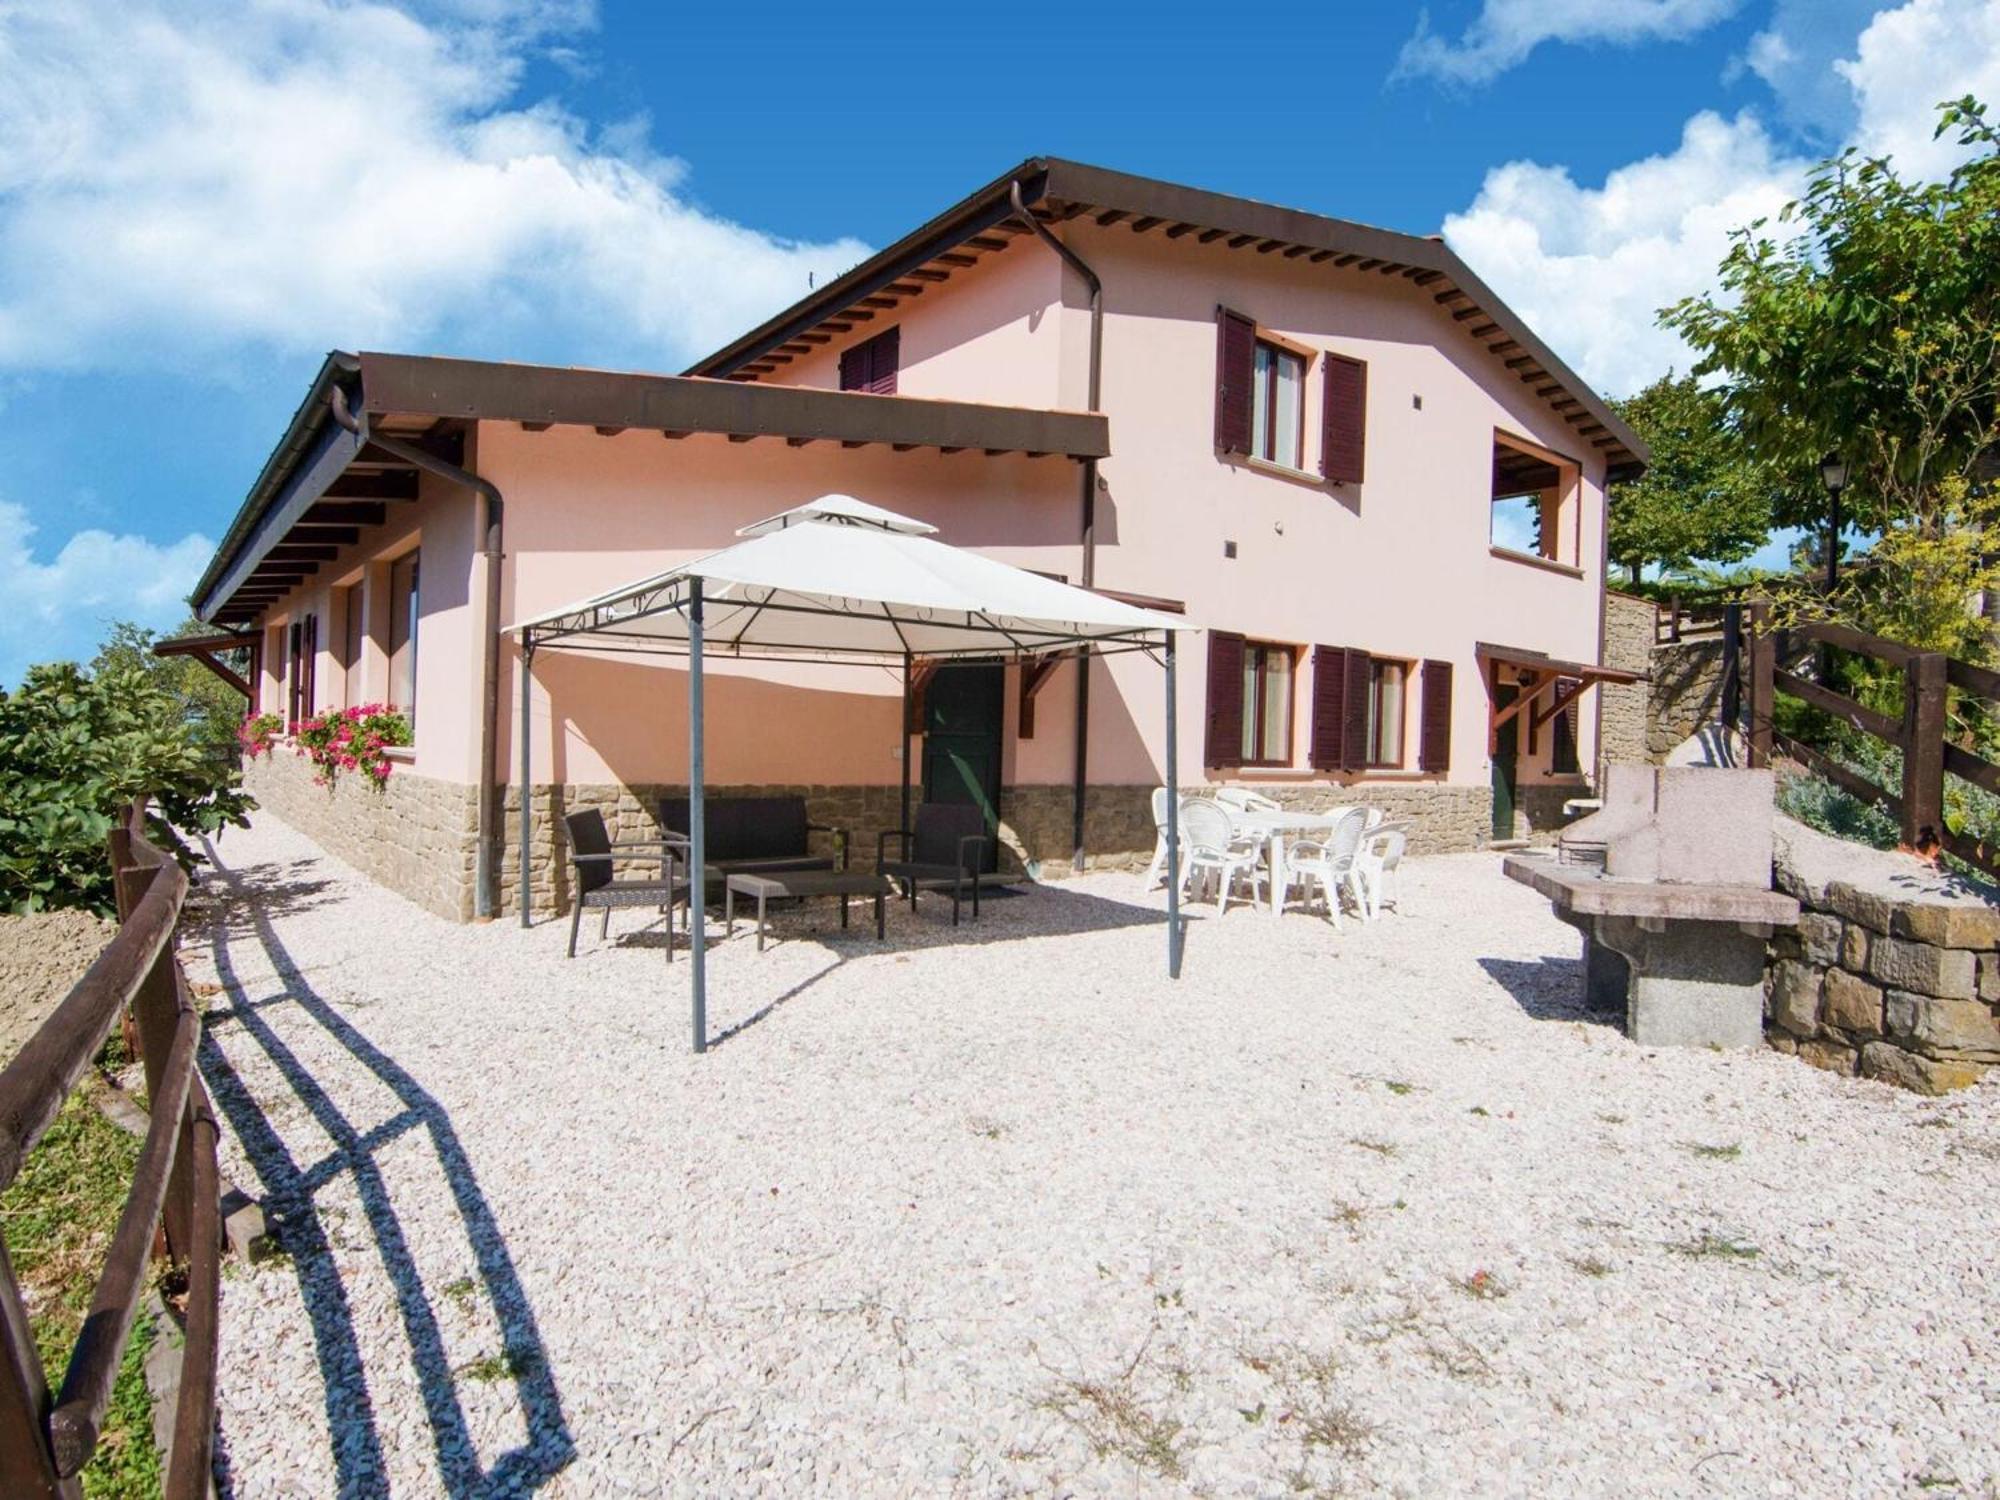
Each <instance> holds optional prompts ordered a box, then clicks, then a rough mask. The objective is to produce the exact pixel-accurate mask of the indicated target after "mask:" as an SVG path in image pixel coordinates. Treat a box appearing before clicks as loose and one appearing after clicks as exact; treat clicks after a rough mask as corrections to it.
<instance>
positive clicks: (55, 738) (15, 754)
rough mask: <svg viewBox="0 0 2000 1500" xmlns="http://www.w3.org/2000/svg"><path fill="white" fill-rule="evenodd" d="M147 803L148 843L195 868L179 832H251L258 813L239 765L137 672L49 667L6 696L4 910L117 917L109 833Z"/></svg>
mask: <svg viewBox="0 0 2000 1500" xmlns="http://www.w3.org/2000/svg"><path fill="white" fill-rule="evenodd" d="M139 796H147V797H149V798H151V809H152V811H151V816H150V819H149V823H148V830H149V836H150V837H151V838H152V839H153V841H154V842H155V843H157V844H160V845H161V846H162V847H165V848H170V849H172V850H174V852H175V854H176V855H177V856H178V857H179V858H180V859H181V861H182V863H183V864H184V865H189V866H191V865H192V864H193V862H194V856H193V854H192V853H191V852H190V851H189V850H188V849H187V847H186V846H185V845H184V844H182V843H181V841H180V839H179V838H178V837H177V835H176V834H175V831H174V830H176V829H179V830H182V831H184V832H189V833H213V832H214V831H216V830H217V829H219V828H221V827H222V826H223V825H224V824H229V823H234V824H237V825H239V826H244V825H245V821H246V819H245V815H246V814H247V813H248V812H249V811H250V810H251V809H252V808H254V807H255V806H256V804H255V803H254V802H253V801H252V800H251V799H250V797H249V796H248V795H247V794H246V793H245V792H244V791H243V789H242V776H241V773H240V772H239V771H238V769H237V767H236V764H235V761H234V759H233V758H230V757H226V756H219V755H217V754H216V753H215V749H214V747H213V746H212V745H211V744H208V743H205V742H204V741H203V740H202V738H201V736H200V733H199V731H198V730H197V728H196V725H195V721H194V720H192V719H190V717H189V716H188V714H187V713H186V712H185V710H184V708H183V705H182V704H181V703H180V701H179V700H178V699H177V698H176V697H175V696H174V694H173V693H172V692H171V691H169V690H168V689H167V687H166V686H165V685H164V684H163V683H161V682H159V681H157V680H155V679H154V678H153V677H151V676H150V675H149V674H148V673H146V672H145V671H143V670H141V669H139V668H137V667H134V666H132V665H129V664H122V663H118V662H113V663H110V664H108V665H107V666H105V667H104V669H103V670H101V671H98V672H95V673H85V672H84V671H83V670H82V669H81V668H80V667H78V666H77V665H76V664H75V663H74V662H66V661H64V662H47V663H44V664H42V665H40V666H34V667H30V668H29V669H28V674H27V677H26V678H25V679H24V680H23V681H22V683H21V685H20V687H18V688H17V689H15V690H14V691H13V692H11V693H10V692H7V691H5V690H0V911H33V910H36V909H37V908H43V907H62V906H80V907H86V908H89V909H91V910H94V911H99V912H109V911H110V910H111V909H112V906H113V899H112V889H111V875H110V871H109V869H108V867H107V866H106V863H105V842H104V841H105V836H106V835H107V834H108V833H109V832H110V831H111V829H112V827H113V826H114V825H115V823H116V822H117V820H118V818H119V816H120V815H121V814H122V813H123V811H124V809H125V807H126V806H127V805H128V804H129V803H130V802H131V801H132V799H133V798H135V797H139Z"/></svg>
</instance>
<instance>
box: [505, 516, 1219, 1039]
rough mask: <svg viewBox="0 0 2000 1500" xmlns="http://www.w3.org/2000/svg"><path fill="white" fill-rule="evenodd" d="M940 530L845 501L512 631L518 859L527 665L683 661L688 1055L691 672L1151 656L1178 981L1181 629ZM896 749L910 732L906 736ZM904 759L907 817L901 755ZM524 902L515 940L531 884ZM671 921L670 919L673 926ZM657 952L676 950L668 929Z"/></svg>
mask: <svg viewBox="0 0 2000 1500" xmlns="http://www.w3.org/2000/svg"><path fill="white" fill-rule="evenodd" d="M936 532H937V528H936V527H934V526H930V525H927V524H926V523H924V522H922V521H918V520H915V519H913V518H911V517H909V516H902V515H898V514H896V513H895V512H894V511H889V510H884V509H882V508H881V507H880V506H877V505H870V504H869V503H868V502H867V501H865V500H857V499H855V498H854V497H853V496H851V495H822V496H821V497H820V498H819V499H817V500H814V501H811V502H810V503H808V504H805V505H801V506H797V507H795V508H794V509H791V510H788V511H784V512H782V513H780V514H778V515H775V516H771V517H768V518H767V519H765V520H762V521H758V522H756V523H755V524H754V525H750V526H745V527H744V528H743V529H742V530H741V531H739V532H737V535H738V536H739V537H742V538H743V540H742V541H740V542H737V543H736V544H735V545H734V546H731V547H726V548H724V549H723V550H722V551H720V552H712V553H710V554H709V555H708V556H706V557H701V558H697V559H695V560H694V561H693V562H688V563H683V564H681V565H680V566H679V567H674V568H669V569H668V570H667V571H665V572H664V573H655V574H653V575H651V576H650V577H646V578H641V579H639V580H637V581H636V582H633V583H629V584H626V585H624V586H623V587H621V588H616V589H612V590H610V591H608V592H606V593H602V594H598V595H595V596H593V597H591V598H589V599H580V600H578V601H577V602H576V603H574V604H569V605H565V606H564V607H563V608H561V609H557V610H551V611H550V612H548V613H547V614H541V615H536V616H534V617H533V618H531V619H526V620H521V621H518V622H517V623H515V624H514V625H511V626H509V627H508V632H509V633H510V634H512V635H515V636H518V637H519V638H520V642H521V652H522V664H523V668H524V670H523V672H522V674H521V676H522V681H521V703H520V711H521V732H520V735H519V741H520V762H521V764H520V778H521V781H520V784H521V787H522V789H523V795H522V796H521V799H520V820H521V826H520V846H521V849H522V850H523V851H525V850H527V849H528V848H529V847H530V846H531V842H532V833H533V825H532V821H531V819H532V816H533V814H532V811H531V804H532V802H533V800H534V799H533V798H532V797H529V796H527V795H526V789H527V788H529V787H531V786H532V785H533V784H534V783H533V777H532V775H531V765H530V734H529V723H528V712H529V686H530V681H529V679H530V678H531V676H532V673H533V668H534V658H535V653H536V652H537V651H542V650H570V651H588V652H609V653H621V652H622V653H641V654H647V655H659V656H686V657H687V658H688V740H689V743H688V843H689V845H690V848H689V855H690V862H691V866H692V870H691V879H693V880H694V881H695V882H697V884H696V888H695V890H694V892H693V897H692V899H691V900H690V901H689V903H688V910H689V920H690V925H691V928H692V932H691V937H692V941H693V949H694V951H693V954H692V958H693V969H694V975H693V979H694V1045H695V1050H696V1051H697V1052H700V1051H704V1050H706V1048H707V1045H708V1021H707V963H706V955H705V952H704V948H705V945H706V944H705V925H706V919H705V913H704V910H703V899H702V883H703V882H704V879H705V877H704V875H703V874H702V872H703V871H704V870H705V869H706V864H705V860H704V856H705V853H706V843H705V836H704V825H705V821H706V819H705V816H704V812H703V803H704V800H705V797H704V786H703V783H704V770H703V756H702V730H703V718H702V658H703V655H704V653H718V654H721V655H723V656H727V657H732V658H752V659H754V658H779V659H801V658H803V659H808V660H812V659H818V660H828V661H863V662H866V661H877V662H899V663H901V665H902V667H903V672H904V692H905V696H906V700H907V695H908V692H909V673H910V664H911V662H912V661H913V660H915V659H916V658H918V657H930V658H937V657H995V656H1038V655H1047V654H1050V653H1054V652H1070V651H1082V652H1092V651H1095V652H1100V653H1109V652H1115V651H1145V652H1149V653H1150V652H1154V651H1157V652H1158V653H1159V657H1160V660H1161V662H1162V665H1163V666H1164V667H1165V668H1166V673H1167V692H1166V709H1167V725H1166V728H1167V742H1166V783H1167V807H1168V823H1167V830H1166V834H1167V851H1168V871H1167V971H1168V973H1169V974H1170V975H1173V976H1175V977H1178V976H1179V974H1180V949H1181V926H1180V879H1179V863H1180V860H1179V843H1180V841H1179V817H1178V811H1179V788H1178V786H1177V785H1176V780H1177V775H1176V759H1177V757H1176V752H1175V723H1174V632H1175V631H1177V630H1186V629H1190V628H1192V627H1191V626H1190V624H1189V622H1188V621H1186V620H1185V619H1181V618H1177V617H1175V616H1173V615H1166V614H1161V613H1158V612H1157V611H1154V610H1148V609H1140V608H1138V607H1137V606H1135V605H1131V604H1126V603H1123V602H1122V601H1120V600H1117V599H1112V598H1108V597H1107V596H1105V595H1103V594H1099V593H1095V592H1093V591H1092V590H1090V589H1081V588H1074V587H1072V586H1071V585H1069V584H1066V583H1059V582H1057V581H1056V580H1055V579H1052V578H1045V577H1043V576H1042V575H1040V574H1039V573H1030V572H1028V571H1027V570H1026V569H1023V568H1016V567H1010V566H1009V565H1008V564H1006V563H1003V562H996V561H995V560H994V559H992V558H990V557H984V556H981V555H980V554H979V553H976V552H966V551H963V550H961V549H960V548H957V547H952V546H948V545H946V544H945V543H943V542H940V541H937V540H936V539H935V537H936ZM905 732H906V734H907V722H906V724H905ZM907 749H908V746H907V744H906V745H905V751H906V753H905V755H904V756H903V798H904V806H905V814H906V818H907V812H908V801H909V756H908V754H907ZM520 887H521V925H522V926H524V927H525V926H526V925H528V911H529V898H530V891H529V883H528V880H527V879H526V878H525V876H524V878H523V879H522V881H521V882H520ZM670 921H671V917H670ZM668 941H669V942H670V943H671V942H672V941H673V936H672V931H671V927H670V929H669V932H668Z"/></svg>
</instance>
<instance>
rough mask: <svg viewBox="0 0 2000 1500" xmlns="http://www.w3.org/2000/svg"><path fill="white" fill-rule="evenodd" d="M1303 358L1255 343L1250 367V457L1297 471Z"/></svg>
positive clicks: (1302, 428) (1302, 419)
mask: <svg viewBox="0 0 2000 1500" xmlns="http://www.w3.org/2000/svg"><path fill="white" fill-rule="evenodd" d="M1305 388H1306V361H1305V356H1304V355H1302V354H1296V353H1294V352H1293V351H1292V350H1290V349H1283V348H1280V347H1279V346H1278V345H1276V344H1274V343H1272V342H1270V340H1268V339H1259V340H1257V352H1256V354H1255V356H1254V357H1253V359H1252V364H1251V388H1250V389H1251V410H1250V456H1251V457H1252V458H1261V459H1263V460H1264V461H1265V462H1266V463H1273V464H1282V465H1284V466H1285V467H1286V468H1288V469H1296V468H1300V467H1301V466H1302V465H1303V464H1304V462H1305V460H1304V458H1303V457H1302V452H1303V450H1304V447H1305V431H1306V425H1305V424H1306V402H1305Z"/></svg>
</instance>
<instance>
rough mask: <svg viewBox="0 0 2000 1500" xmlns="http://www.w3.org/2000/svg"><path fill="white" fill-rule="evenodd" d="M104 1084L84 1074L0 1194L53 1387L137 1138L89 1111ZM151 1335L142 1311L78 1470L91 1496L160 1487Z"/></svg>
mask: <svg viewBox="0 0 2000 1500" xmlns="http://www.w3.org/2000/svg"><path fill="white" fill-rule="evenodd" d="M102 1087H104V1085H103V1084H100V1083H99V1082H98V1081H97V1080H96V1078H95V1077H94V1076H90V1075H86V1077H85V1080H84V1082H83V1083H81V1084H79V1085H78V1086H77V1087H76V1088H75V1089H73V1090H71V1092H70V1095H69V1097H68V1098H67V1099H66V1100H64V1101H63V1107H62V1113H60V1114H59V1115H57V1116H56V1121H55V1123H54V1124H53V1125H51V1126H50V1127H49V1131H48V1134H46V1135H45V1136H43V1137H42V1139H41V1142H40V1144H39V1145H37V1146H36V1147H35V1149H34V1151H33V1152H32V1153H31V1154H30V1155H29V1157H28V1159H27V1161H26V1162H24V1163H23V1164H22V1166H21V1172H20V1175H19V1176H18V1177H16V1178H15V1179H14V1182H13V1185H12V1186H11V1187H9V1188H8V1189H7V1191H6V1193H5V1194H0V1235H4V1236H5V1237H6V1241H7V1252H8V1254H9V1256H10V1257H11V1258H12V1260H13V1263H14V1275H15V1277H16V1278H17V1280H18V1281H19V1282H20V1286H21V1296H22V1300H23V1301H25V1302H26V1303H27V1306H28V1319H29V1324H30V1327H31V1328H32V1330H33V1332H34V1335H35V1344H36V1347H37V1348H38V1349H40V1351H41V1356H42V1366H43V1368H44V1369H45V1370H46V1371H47V1372H48V1379H49V1384H50V1385H51V1386H56V1385H60V1384H61V1383H62V1377H63V1370H64V1369H65V1368H66V1367H67V1365H68V1362H69V1353H70V1350H71V1348H72V1347H74V1345H75V1343H76V1336H77V1333H78V1331H79V1330H80V1329H81V1328H82V1327H83V1317H84V1314H85V1312H86V1311H88V1309H89V1306H90V1293H91V1289H92V1287H93V1286H95V1284H96V1281H97V1273H98V1271H99V1270H101V1269H102V1268H103V1264H104V1257H105V1254H106V1253H107V1252H108V1251H109V1250H110V1248H111V1235H112V1231H113V1230H114V1229H115V1228H116V1227H117V1225H118V1214H119V1211H120V1210H121V1209H122V1208H124V1206H125V1195H126V1193H127V1191H128V1190H129V1189H130V1187H131V1182H132V1171H133V1168H134V1167H135V1166H136V1165H137V1164H138V1160H139V1142H138V1141H137V1140H136V1139H135V1138H134V1137H132V1136H130V1135H128V1134H127V1133H126V1132H124V1131H123V1130H120V1129H119V1128H118V1127H117V1126H116V1125H113V1124H112V1123H111V1122H110V1121H109V1120H107V1119H105V1118H104V1116H103V1115H101V1114H99V1113H98V1112H97V1107H96V1105H95V1104H94V1103H93V1102H92V1091H93V1090H96V1089H99V1088H102ZM152 1340H153V1327H152V1323H151V1320H149V1319H148V1318H147V1317H146V1316H145V1314H144V1313H143V1312H142V1313H140V1314H138V1315H137V1316H136V1317H135V1318H134V1319H133V1324H132V1337H131V1340H130V1342H129V1343H128V1344H127V1345H126V1349H125V1355H124V1359H123V1360H122V1362H121V1363H120V1364H119V1367H118V1380H117V1383H116V1384H115V1385H114V1386H113V1387H112V1392H111V1405H110V1408H109V1410H108V1411H107V1412H106V1413H105V1426H104V1433H103V1436H102V1438H101V1439H100V1440H99V1442H98V1445H97V1451H96V1452H95V1453H94V1454H93V1455H92V1456H91V1460H90V1462H89V1463H88V1464H87V1465H85V1467H84V1470H83V1475H82V1479H83V1492H84V1494H85V1495H87V1496H91V1497H93V1500H94V1497H98V1496H104V1497H107V1500H110V1497H116V1500H127V1497H144V1496H153V1495H158V1494H159V1493H160V1463H159V1454H158V1452H157V1450H155V1448H154V1447H153V1416H152V1400H151V1397H150V1395H149V1394H148V1393H147V1390H146V1377H145V1368H144V1367H145V1359H146V1351H147V1350H148V1349H149V1348H150V1347H151V1346H152Z"/></svg>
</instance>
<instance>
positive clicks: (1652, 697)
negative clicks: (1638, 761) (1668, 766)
mask: <svg viewBox="0 0 2000 1500" xmlns="http://www.w3.org/2000/svg"><path fill="white" fill-rule="evenodd" d="M1651 670H1652V674H1653V680H1652V682H1651V683H1650V684H1648V693H1647V721H1646V755H1645V759H1647V760H1650V761H1652V762H1653V763H1654V764H1655V765H1660V764H1664V763H1665V761H1666V758H1667V755H1668V753H1669V752H1670V751H1672V750H1673V748H1674V747H1675V746H1676V745H1678V744H1679V743H1680V742H1681V741H1682V740H1684V739H1686V738H1687V737H1688V736H1689V735H1691V734H1693V733H1694V732H1695V731H1696V730H1697V729H1700V728H1702V727H1703V726H1704V725H1707V724H1713V723H1714V722H1715V721H1716V720H1717V719H1718V718H1720V717H1721V715H1722V639H1721V637H1720V636H1714V637H1711V638H1709V639H1707V640H1700V641H1681V642H1679V643H1677V644H1675V645H1672V646H1657V647H1655V648H1654V650H1653V653H1652V667H1651Z"/></svg>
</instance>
